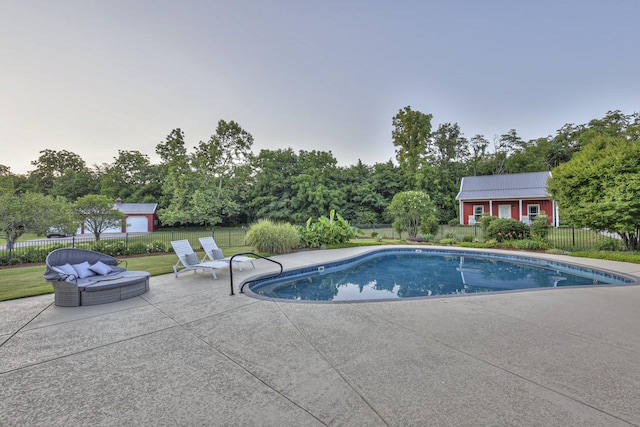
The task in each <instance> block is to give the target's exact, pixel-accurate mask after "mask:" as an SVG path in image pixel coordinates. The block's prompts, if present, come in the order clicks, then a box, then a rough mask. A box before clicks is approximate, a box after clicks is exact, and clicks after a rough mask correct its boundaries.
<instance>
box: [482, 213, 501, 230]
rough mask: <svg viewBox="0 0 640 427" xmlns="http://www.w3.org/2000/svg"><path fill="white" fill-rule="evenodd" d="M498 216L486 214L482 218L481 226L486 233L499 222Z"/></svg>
mask: <svg viewBox="0 0 640 427" xmlns="http://www.w3.org/2000/svg"><path fill="white" fill-rule="evenodd" d="M497 219H498V217H497V216H491V215H489V214H484V215H482V216H481V217H480V225H481V226H482V230H483V231H484V232H485V233H486V232H487V231H488V230H489V226H490V225H491V223H492V222H493V221H495V220H497Z"/></svg>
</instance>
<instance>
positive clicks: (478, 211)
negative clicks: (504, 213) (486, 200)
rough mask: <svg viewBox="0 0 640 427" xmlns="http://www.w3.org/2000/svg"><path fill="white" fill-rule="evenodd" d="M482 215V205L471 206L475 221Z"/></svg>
mask: <svg viewBox="0 0 640 427" xmlns="http://www.w3.org/2000/svg"><path fill="white" fill-rule="evenodd" d="M482 215H484V206H482V205H478V206H474V207H473V218H474V219H475V220H476V221H480V218H482Z"/></svg>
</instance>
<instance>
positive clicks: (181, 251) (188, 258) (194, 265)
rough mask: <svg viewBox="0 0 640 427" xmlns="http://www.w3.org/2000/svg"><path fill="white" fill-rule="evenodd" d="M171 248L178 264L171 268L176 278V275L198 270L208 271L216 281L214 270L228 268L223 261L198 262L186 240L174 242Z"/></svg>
mask: <svg viewBox="0 0 640 427" xmlns="http://www.w3.org/2000/svg"><path fill="white" fill-rule="evenodd" d="M171 246H173V250H174V251H175V252H176V255H177V256H178V262H177V263H176V265H174V266H173V272H174V273H175V275H176V278H177V277H178V274H180V273H184V272H185V271H194V272H195V271H198V270H203V271H206V270H209V271H210V272H211V274H212V275H213V278H214V279H217V278H218V276H216V272H215V270H216V268H227V267H228V264H227V263H225V262H223V261H208V262H202V261H200V259H199V258H198V255H196V253H195V252H194V251H193V248H192V247H191V243H189V241H188V240H174V241H172V242H171Z"/></svg>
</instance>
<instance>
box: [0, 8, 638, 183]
mask: <svg viewBox="0 0 640 427" xmlns="http://www.w3.org/2000/svg"><path fill="white" fill-rule="evenodd" d="M639 16H640V1H637V0H599V1H596V0H536V1H528V0H484V1H477V0H438V1H433V0H422V1H408V0H394V1H385V0H378V1H376V0H369V1H364V0H362V1H356V0H324V1H308V0H291V1H290V0H252V1H247V0H233V1H229V0H220V1H219V0H210V1H204V0H202V1H197V0H181V1H176V0H171V1H167V0H128V1H122V0H78V1H75V0H56V1H52V0H0V40H1V41H0V165H5V166H9V167H10V168H11V172H13V173H26V172H27V171H30V170H33V169H34V167H33V166H32V165H31V162H32V161H34V160H37V159H38V157H39V155H40V154H39V152H40V151H42V150H45V149H50V150H56V151H60V150H67V151H71V152H73V153H75V154H78V155H79V156H80V157H82V158H83V159H84V160H85V162H86V163H87V165H88V166H92V165H102V164H104V163H112V162H113V161H114V158H115V157H117V156H118V150H131V151H134V150H135V151H139V152H141V153H143V154H146V155H148V156H149V158H150V160H151V161H152V163H158V162H159V157H158V156H157V155H156V154H155V147H156V145H157V144H159V143H161V142H163V141H164V140H165V139H166V137H167V135H169V133H170V132H171V131H172V130H173V129H175V128H180V129H182V131H183V132H184V133H185V140H186V145H187V148H188V149H189V151H190V152H192V151H193V147H195V146H196V145H197V144H198V143H199V142H200V141H207V140H209V138H210V136H211V135H212V134H214V133H215V129H216V126H217V123H218V121H219V120H221V119H222V120H226V121H231V120H233V121H235V122H237V123H238V124H239V125H240V126H241V127H242V128H243V129H244V130H246V131H248V132H249V133H251V134H252V135H253V137H254V144H253V147H252V151H253V152H254V153H255V154H258V153H259V152H260V150H262V149H269V150H277V149H286V148H292V149H293V150H294V151H296V152H298V151H299V150H306V151H311V150H321V151H331V152H332V153H333V155H334V157H335V158H336V159H337V161H338V164H339V165H344V166H348V165H352V164H356V163H357V162H358V160H361V161H362V162H363V163H365V164H368V165H373V164H375V163H384V162H387V161H389V160H390V159H395V152H394V146H393V142H392V138H391V131H392V129H393V126H392V119H393V117H394V116H395V115H396V114H397V113H398V112H399V111H400V110H401V109H403V108H404V107H406V106H410V107H411V108H412V109H413V110H418V111H421V112H423V113H425V114H432V115H433V120H432V123H433V124H434V128H435V127H437V126H438V125H439V124H442V123H458V125H459V126H460V128H461V130H462V132H463V133H464V136H466V137H467V138H471V137H472V136H474V135H476V134H481V135H484V136H485V137H486V138H487V139H489V140H490V141H492V140H493V139H494V138H495V137H497V136H499V135H501V134H504V133H506V132H508V131H509V130H510V129H515V130H516V131H517V133H518V135H519V136H520V137H521V138H523V139H524V140H530V139H534V138H539V137H544V136H548V135H554V134H555V133H556V131H557V130H558V129H559V128H561V127H562V126H563V125H564V124H566V123H575V124H581V123H587V122H588V121H589V120H591V119H596V118H602V117H604V115H605V114H606V113H607V111H610V110H621V111H622V112H623V113H625V114H631V113H634V112H637V111H639V110H640V43H639V42H640V25H638V22H637V19H638V17H639Z"/></svg>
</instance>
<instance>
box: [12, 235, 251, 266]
mask: <svg viewBox="0 0 640 427" xmlns="http://www.w3.org/2000/svg"><path fill="white" fill-rule="evenodd" d="M246 232H247V229H246V228H221V229H213V230H168V231H157V232H154V233H105V234H103V235H101V236H100V240H99V241H96V240H95V237H94V236H93V235H91V234H86V235H77V236H73V237H63V238H51V239H37V240H29V241H24V242H21V241H19V242H17V243H16V244H15V245H14V246H13V247H9V245H6V244H4V245H0V265H7V264H22V263H35V262H43V261H44V260H45V258H46V257H47V254H48V253H49V252H51V251H53V250H55V249H58V248H82V249H90V250H95V251H97V252H102V253H106V254H108V255H112V256H122V255H132V254H143V253H158V252H170V251H172V250H173V249H172V248H171V241H173V240H182V239H187V240H189V242H190V243H191V245H192V246H193V248H194V249H196V250H197V249H200V242H199V241H198V238H200V237H207V236H212V237H213V238H214V239H215V241H216V243H217V244H218V246H219V247H221V248H227V247H244V246H246V242H245V235H246Z"/></svg>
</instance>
